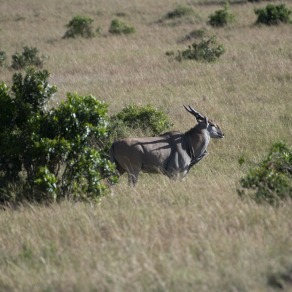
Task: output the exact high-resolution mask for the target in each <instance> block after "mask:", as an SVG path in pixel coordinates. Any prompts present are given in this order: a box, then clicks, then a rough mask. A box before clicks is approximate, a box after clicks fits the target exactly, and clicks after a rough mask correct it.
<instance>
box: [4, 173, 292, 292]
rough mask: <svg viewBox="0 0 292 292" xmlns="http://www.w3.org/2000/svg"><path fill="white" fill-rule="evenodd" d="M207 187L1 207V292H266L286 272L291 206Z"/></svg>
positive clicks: (166, 186)
mask: <svg viewBox="0 0 292 292" xmlns="http://www.w3.org/2000/svg"><path fill="white" fill-rule="evenodd" d="M221 178H222V177H221ZM149 179H151V178H149ZM205 182H206V183H208V184H209V185H211V186H212V187H211V188H209V191H208V192H206V191H205V189H204V187H202V186H201V187H199V188H198V187H197V185H198V184H199V185H200V184H201V183H202V181H200V180H199V181H198V182H195V181H193V180H187V181H186V182H184V183H175V184H174V183H170V182H168V181H166V180H164V179H162V180H161V181H160V182H158V181H157V182H155V183H152V184H147V185H145V184H140V186H139V187H138V189H137V190H136V191H132V192H129V191H128V189H127V188H125V187H122V186H120V187H118V188H117V189H115V190H114V192H113V194H112V196H109V197H106V198H105V199H104V200H103V201H102V202H101V204H100V205H99V206H98V205H94V206H90V205H88V204H82V203H79V204H70V203H66V202H64V203H63V204H60V205H53V206H51V207H49V208H48V207H38V206H32V205H30V206H25V207H23V208H20V209H19V210H18V211H12V210H7V211H6V214H5V216H1V221H0V226H1V227H0V228H1V230H0V232H1V242H0V243H1V245H0V246H1V249H2V251H1V254H0V270H1V274H0V288H1V289H6V290H7V291H9V290H13V291H34V290H35V288H34V287H37V290H38V291H108V290H111V291H157V290H160V291H198V290H200V291H266V287H267V283H268V282H269V279H270V277H271V276H272V275H275V273H276V272H280V271H285V272H287V271H288V269H289V268H291V265H292V257H291V244H290V243H291V228H292V225H291V224H292V223H291V220H287V218H289V217H290V215H291V203H288V204H286V205H285V206H281V207H280V208H272V207H269V206H261V205H256V204H255V203H253V202H242V201H240V200H238V199H237V197H236V196H232V195H231V196H230V194H226V190H224V189H222V188H221V187H220V186H218V185H217V183H216V180H215V179H214V178H208V179H207V180H205ZM227 193H228V191H227ZM284 284H285V285H287V284H286V283H284Z"/></svg>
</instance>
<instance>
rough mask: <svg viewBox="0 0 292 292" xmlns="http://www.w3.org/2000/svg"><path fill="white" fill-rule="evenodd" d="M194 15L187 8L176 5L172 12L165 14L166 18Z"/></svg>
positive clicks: (192, 11) (191, 10)
mask: <svg viewBox="0 0 292 292" xmlns="http://www.w3.org/2000/svg"><path fill="white" fill-rule="evenodd" d="M193 13H194V10H193V9H192V8H191V7H189V6H183V5H178V6H177V7H176V8H175V9H174V10H173V11H170V12H168V13H167V15H166V18H167V19H172V18H179V17H183V16H187V15H191V14H193Z"/></svg>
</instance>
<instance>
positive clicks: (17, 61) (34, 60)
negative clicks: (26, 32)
mask: <svg viewBox="0 0 292 292" xmlns="http://www.w3.org/2000/svg"><path fill="white" fill-rule="evenodd" d="M43 63H44V57H40V56H39V50H38V49H37V48H33V47H23V51H22V53H15V54H14V55H12V65H11V67H12V68H13V69H15V70H19V69H23V68H25V67H28V66H35V67H39V68H41V67H42V66H43Z"/></svg>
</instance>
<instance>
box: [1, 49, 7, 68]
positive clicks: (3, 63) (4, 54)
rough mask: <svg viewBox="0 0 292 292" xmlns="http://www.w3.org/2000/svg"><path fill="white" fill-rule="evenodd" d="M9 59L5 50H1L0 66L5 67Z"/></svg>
mask: <svg viewBox="0 0 292 292" xmlns="http://www.w3.org/2000/svg"><path fill="white" fill-rule="evenodd" d="M6 61H7V55H6V53H5V52H4V51H0V67H5V66H6Z"/></svg>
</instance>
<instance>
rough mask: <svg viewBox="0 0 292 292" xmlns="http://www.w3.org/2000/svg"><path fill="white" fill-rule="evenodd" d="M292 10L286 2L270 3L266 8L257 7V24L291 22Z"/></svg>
mask: <svg viewBox="0 0 292 292" xmlns="http://www.w3.org/2000/svg"><path fill="white" fill-rule="evenodd" d="M291 13H292V11H291V10H290V9H288V8H287V7H286V6H285V4H280V5H273V4H268V5H267V6H266V7H265V8H262V9H255V14H256V15H257V16H258V18H257V21H256V23H257V24H266V25H276V24H279V23H291V20H290V15H291Z"/></svg>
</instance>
